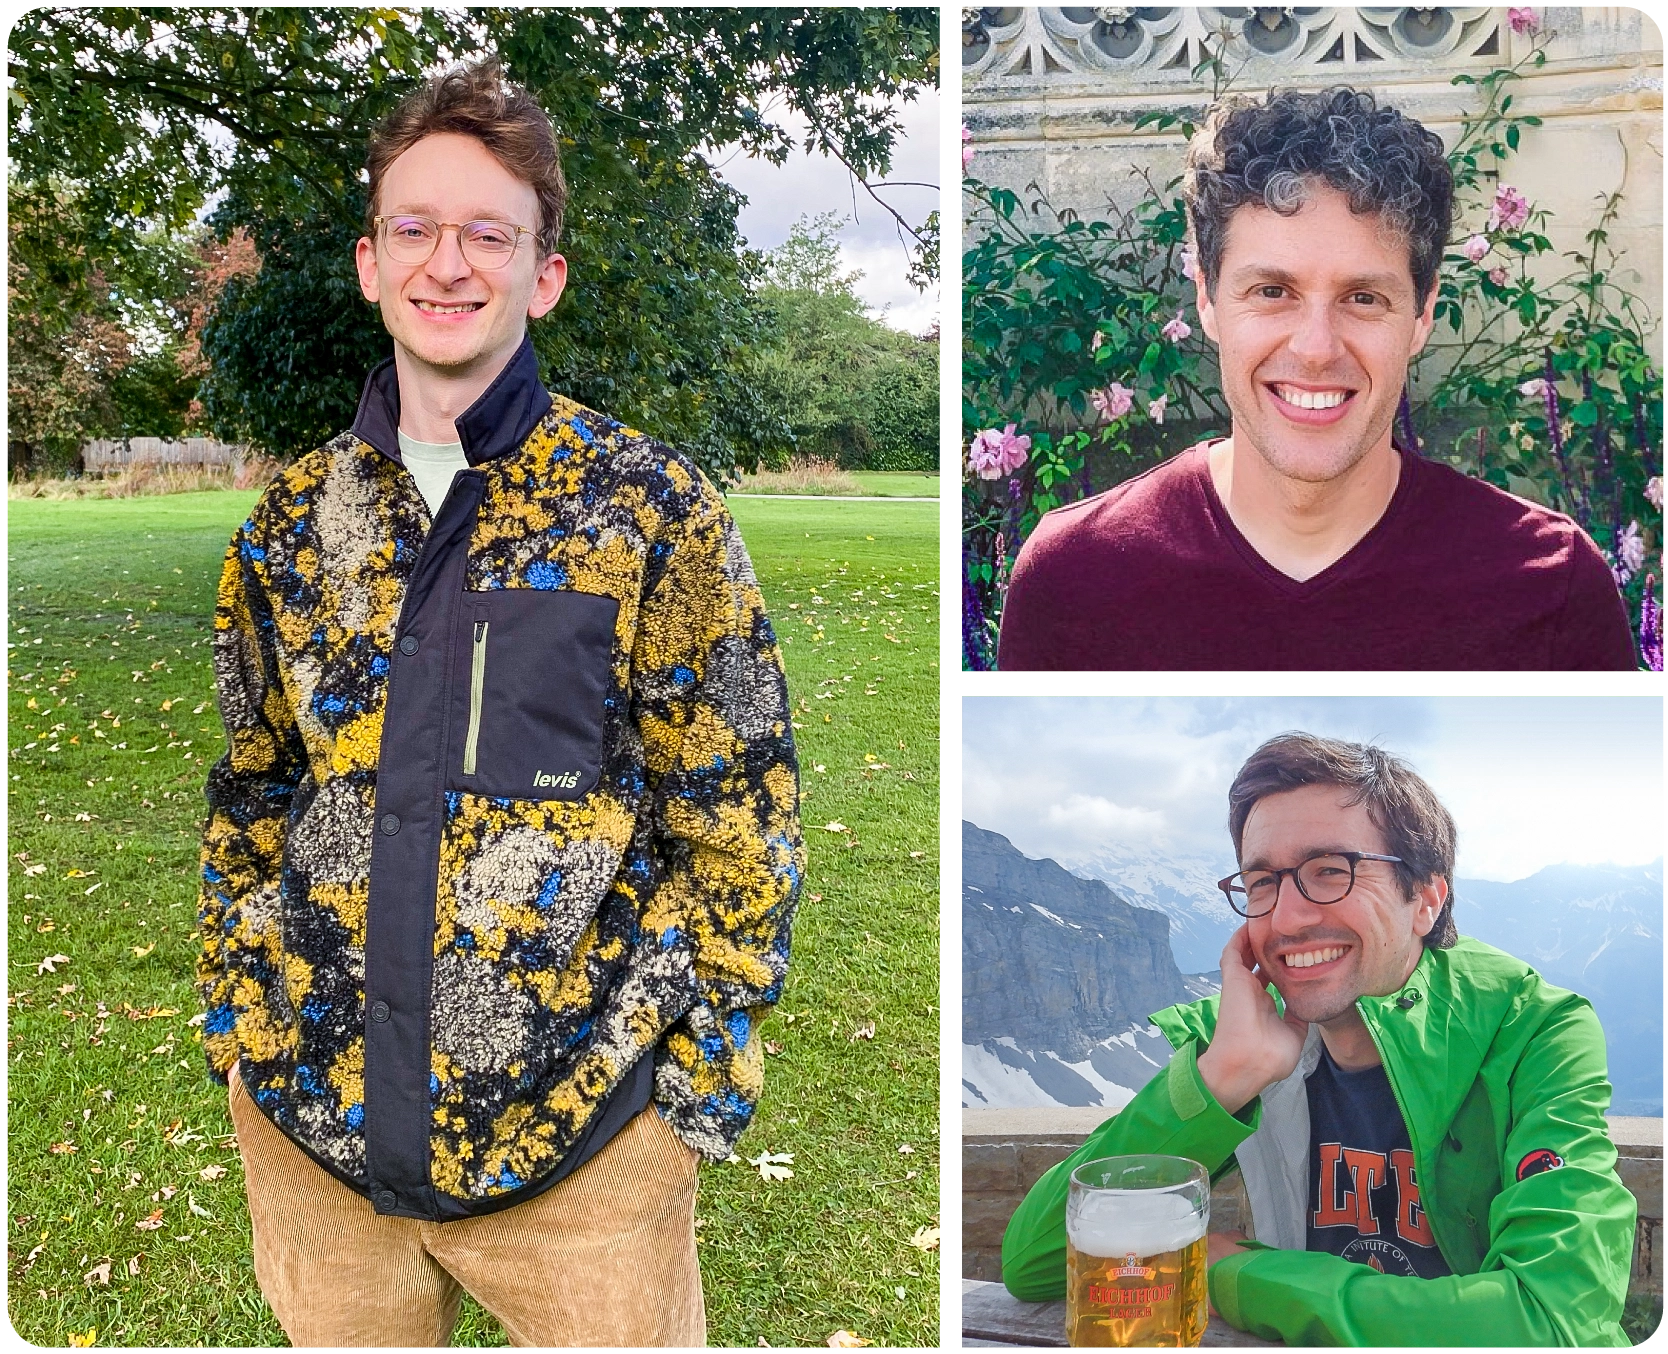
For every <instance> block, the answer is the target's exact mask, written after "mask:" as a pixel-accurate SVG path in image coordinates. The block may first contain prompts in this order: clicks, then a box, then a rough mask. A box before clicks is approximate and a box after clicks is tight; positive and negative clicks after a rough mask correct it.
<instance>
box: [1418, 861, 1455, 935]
mask: <svg viewBox="0 0 1668 1354" xmlns="http://www.w3.org/2000/svg"><path fill="white" fill-rule="evenodd" d="M1447 901H1448V881H1447V880H1446V879H1444V878H1443V877H1442V876H1441V875H1439V874H1433V875H1432V876H1431V877H1430V878H1429V879H1427V880H1426V881H1425V882H1424V883H1423V884H1415V885H1414V886H1413V934H1414V935H1416V936H1427V935H1429V934H1430V931H1431V927H1433V926H1435V925H1436V919H1437V917H1439V916H1440V915H1441V914H1442V905H1443V904H1444V903H1446V902H1447Z"/></svg>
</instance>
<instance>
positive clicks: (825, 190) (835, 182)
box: [711, 90, 938, 334]
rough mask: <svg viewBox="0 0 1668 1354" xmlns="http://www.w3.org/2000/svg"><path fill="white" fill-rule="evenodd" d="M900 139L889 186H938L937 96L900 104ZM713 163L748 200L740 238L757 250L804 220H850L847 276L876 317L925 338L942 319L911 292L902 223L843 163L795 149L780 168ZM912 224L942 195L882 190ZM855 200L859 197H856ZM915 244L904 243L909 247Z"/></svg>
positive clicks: (739, 159)
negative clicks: (856, 276)
mask: <svg viewBox="0 0 1668 1354" xmlns="http://www.w3.org/2000/svg"><path fill="white" fill-rule="evenodd" d="M899 112H900V120H901V121H902V123H903V134H902V136H901V137H900V138H899V140H898V141H897V143H895V145H894V147H893V151H892V169H891V172H890V173H889V174H887V175H886V181H887V182H892V181H895V180H906V179H907V180H912V181H914V182H916V183H928V184H934V185H936V184H937V183H938V93H937V91H936V90H924V91H923V92H922V93H921V95H920V97H919V98H917V99H916V100H915V102H913V103H904V104H900V105H899ZM769 116H770V117H771V118H772V120H773V121H779V122H781V123H783V124H784V125H785V126H787V127H788V128H789V129H790V130H791V131H792V133H793V134H794V136H795V138H796V139H798V140H803V137H804V131H805V124H804V123H803V121H801V120H800V119H799V118H797V117H796V116H794V115H792V114H790V113H789V112H788V111H787V110H785V109H781V108H778V109H775V110H772V111H771V112H770V114H769ZM711 159H712V163H713V164H714V165H715V166H717V167H718V169H719V172H720V173H721V174H722V176H723V177H724V178H725V179H726V180H727V181H728V182H729V183H730V184H731V185H733V186H734V187H735V188H737V189H739V190H740V191H741V192H742V193H744V194H746V195H747V205H746V206H745V207H743V208H742V212H741V233H742V234H743V235H744V236H745V237H746V238H747V242H748V244H750V245H751V246H752V247H753V248H755V249H772V248H774V247H775V246H777V245H779V244H781V243H782V242H783V241H784V240H786V239H787V238H788V231H789V229H790V228H791V227H792V226H793V223H794V222H795V221H797V220H798V219H799V218H800V217H801V216H815V215H816V214H817V213H818V212H830V211H831V212H838V213H839V214H840V215H841V216H844V217H846V218H848V219H847V221H846V224H845V226H844V227H843V229H842V230H841V233H840V254H841V257H842V259H843V260H844V263H845V267H846V270H847V271H848V272H849V271H852V270H854V269H856V270H860V271H861V272H862V273H863V277H862V279H861V280H860V281H859V282H858V283H857V294H858V295H859V296H861V297H862V298H863V301H864V303H865V304H866V305H867V306H868V307H869V309H870V311H871V312H872V313H873V314H874V315H875V316H876V317H877V318H881V319H884V320H886V322H887V323H888V324H890V325H892V326H893V327H894V328H897V329H903V330H906V331H908V332H909V333H912V334H914V333H920V332H921V331H922V330H924V329H926V328H927V326H928V325H929V324H931V323H932V321H933V319H934V318H935V317H936V316H937V314H938V297H937V296H936V295H935V294H934V293H933V292H931V291H928V292H926V293H924V294H923V293H922V292H918V291H916V290H915V288H913V287H911V286H910V285H909V281H908V270H909V259H910V253H909V248H908V246H907V245H906V244H904V243H902V242H900V241H899V239H898V227H897V223H896V222H894V221H893V219H892V217H891V215H890V213H888V212H886V211H885V210H883V209H882V208H881V206H880V205H879V204H878V203H877V202H875V200H874V199H873V198H871V197H870V196H869V195H868V194H867V193H866V192H865V191H864V190H863V188H862V187H861V186H860V185H858V186H855V189H854V185H853V183H852V179H851V175H850V174H848V173H847V172H846V168H845V166H844V165H842V164H841V163H840V162H839V161H838V160H835V159H832V158H830V157H828V156H826V155H815V156H812V155H807V154H805V153H804V152H803V151H800V150H795V151H794V153H793V154H792V155H791V156H790V157H789V158H788V160H787V162H786V163H785V164H783V165H781V166H780V167H778V166H776V165H773V164H771V163H770V162H769V161H768V160H758V159H750V158H748V157H747V156H745V155H741V154H739V153H737V152H735V151H733V150H728V149H726V150H720V151H715V152H714V153H713V155H712V157H711ZM877 191H878V192H879V193H880V194H881V195H882V196H883V197H884V198H885V199H886V200H887V201H888V202H890V203H891V204H892V205H893V206H894V207H896V208H897V210H898V211H899V212H900V213H902V214H903V216H904V217H905V218H906V219H907V220H908V221H909V222H910V223H911V224H912V225H916V226H919V225H920V224H921V222H922V221H924V220H925V219H926V216H927V213H928V212H930V211H931V210H932V209H933V208H934V207H935V206H937V205H938V189H937V187H936V186H935V187H933V188H901V187H900V188H880V189H878V190H877ZM854 193H855V197H854ZM909 238H910V237H909V236H907V235H906V236H905V237H904V239H905V240H908V239H909Z"/></svg>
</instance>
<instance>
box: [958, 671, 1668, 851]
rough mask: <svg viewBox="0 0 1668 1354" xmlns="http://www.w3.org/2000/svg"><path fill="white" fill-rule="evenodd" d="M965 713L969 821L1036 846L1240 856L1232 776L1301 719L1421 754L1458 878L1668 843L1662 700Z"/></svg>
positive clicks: (1121, 704)
mask: <svg viewBox="0 0 1668 1354" xmlns="http://www.w3.org/2000/svg"><path fill="white" fill-rule="evenodd" d="M962 711H963V714H962V795H963V802H962V809H963V812H962V816H963V817H964V818H967V819H969V820H970V821H972V822H974V823H977V824H978V825H979V826H980V827H983V828H988V829H989V830H991V831H992V832H1000V833H1001V834H1002V835H1004V836H1005V837H1007V838H1008V839H1009V840H1010V841H1012V842H1013V844H1014V845H1015V846H1016V847H1018V848H1019V849H1020V850H1021V851H1023V852H1025V853H1026V854H1027V855H1031V856H1054V855H1056V854H1066V855H1070V854H1074V853H1077V852H1080V851H1082V850H1083V849H1085V848H1092V846H1093V844H1094V843H1095V842H1097V841H1099V842H1105V841H1108V840H1111V841H1123V842H1127V843H1129V844H1131V845H1143V844H1150V843H1155V842H1156V843H1162V844H1165V845H1167V846H1170V847H1173V848H1175V849H1177V850H1185V851H1195V850H1203V851H1224V852H1225V851H1228V850H1230V849H1231V848H1230V846H1229V841H1228V829H1227V792H1228V785H1229V783H1230V782H1231V781H1232V780H1233V777H1234V773H1235V772H1236V771H1237V770H1238V769H1239V767H1240V765H1241V764H1242V763H1243V762H1244V760H1245V758H1246V757H1247V756H1248V755H1249V754H1250V753H1251V751H1252V750H1253V749H1254V748H1255V747H1257V745H1258V744H1260V743H1261V742H1262V741H1263V740H1264V739H1266V738H1269V737H1271V736H1272V735H1274V734H1276V733H1281V732H1283V731H1285V730H1287V729H1304V730H1306V731H1308V732H1310V733H1317V734H1323V735H1326V736H1329V737H1336V738H1347V739H1350V740H1353V741H1356V742H1376V743H1378V744H1380V745H1381V746H1383V747H1385V748H1387V749H1389V750H1390V751H1392V752H1394V753H1396V754H1397V755H1399V756H1401V757H1404V758H1406V759H1407V760H1408V761H1410V762H1411V763H1412V764H1413V766H1414V768H1415V769H1416V770H1417V771H1418V772H1419V773H1420V775H1422V776H1423V777H1424V778H1425V779H1426V780H1427V781H1428V782H1430V784H1431V786H1432V787H1433V788H1434V789H1435V790H1436V793H1437V795H1438V796H1439V797H1440V798H1441V799H1442V801H1443V803H1444V804H1446V805H1447V807H1448V810H1449V812H1451V813H1452V814H1453V815H1454V820H1455V822H1456V824H1457V825H1458V827H1459V859H1458V862H1457V869H1456V873H1458V874H1460V875H1463V876H1466V877H1469V878H1473V879H1500V880H1514V879H1521V878H1524V877H1525V876H1527V875H1531V874H1533V873H1534V872H1535V871H1537V870H1539V869H1541V868H1543V867H1545V866H1547V865H1555V864H1560V863H1570V864H1595V863H1606V862H1607V863H1612V864H1617V865H1638V864H1645V863H1648V862H1650V861H1653V860H1656V859H1659V858H1660V857H1661V855H1662V854H1663V852H1662V838H1663V802H1662V702H1661V701H1660V699H1657V698H1655V697H1648V698H1640V699H1630V698H1620V699H1596V698H1595V699H1586V700H1584V699H1570V698H1562V699H1527V698H1526V699H1511V698H1504V697H1489V698H1459V697H1455V698H1447V699H1413V698H1406V699H1378V698H1365V697H1362V698H1353V697H1352V698H1326V697H1314V698H1301V699H1276V698H1268V699H1261V698H1257V699H1220V700H1197V699H1180V698H1176V699H1105V700H1088V699H1019V698H1011V699H1010V698H1006V697H1003V698H969V699H967V700H965V701H963V703H962Z"/></svg>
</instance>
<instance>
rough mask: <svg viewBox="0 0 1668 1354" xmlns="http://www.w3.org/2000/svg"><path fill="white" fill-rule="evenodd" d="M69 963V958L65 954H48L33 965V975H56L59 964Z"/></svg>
mask: <svg viewBox="0 0 1668 1354" xmlns="http://www.w3.org/2000/svg"><path fill="white" fill-rule="evenodd" d="M69 961H70V957H69V956H68V955H67V954H49V955H47V956H46V958H45V959H43V960H41V962H40V963H38V964H36V965H35V973H36V975H37V976H38V975H40V974H42V973H56V972H57V971H58V968H57V966H58V965H59V964H67V963H69Z"/></svg>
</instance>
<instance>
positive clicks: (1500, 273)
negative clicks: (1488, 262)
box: [1488, 263, 1506, 287]
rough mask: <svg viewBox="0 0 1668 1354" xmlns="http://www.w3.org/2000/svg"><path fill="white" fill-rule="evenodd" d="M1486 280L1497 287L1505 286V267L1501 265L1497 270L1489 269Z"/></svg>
mask: <svg viewBox="0 0 1668 1354" xmlns="http://www.w3.org/2000/svg"><path fill="white" fill-rule="evenodd" d="M1488 280H1489V281H1490V282H1492V283H1494V285H1495V286H1497V287H1504V286H1505V285H1506V265H1505V264H1503V263H1502V264H1501V265H1500V266H1499V267H1498V268H1490V269H1489V270H1488Z"/></svg>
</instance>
